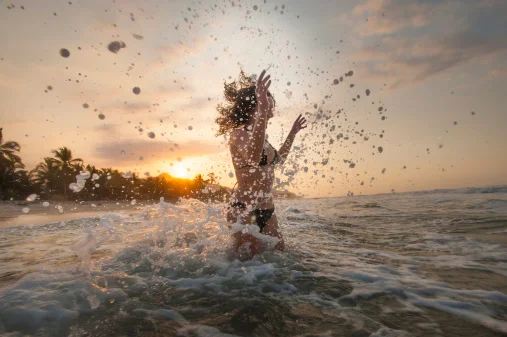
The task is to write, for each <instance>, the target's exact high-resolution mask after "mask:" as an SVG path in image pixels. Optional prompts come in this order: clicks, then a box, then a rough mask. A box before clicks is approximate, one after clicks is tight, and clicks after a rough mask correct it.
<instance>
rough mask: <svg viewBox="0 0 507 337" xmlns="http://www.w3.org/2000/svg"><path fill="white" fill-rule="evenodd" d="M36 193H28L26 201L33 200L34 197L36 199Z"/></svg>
mask: <svg viewBox="0 0 507 337" xmlns="http://www.w3.org/2000/svg"><path fill="white" fill-rule="evenodd" d="M37 197H38V195H37V194H35V193H34V194H30V195H29V196H28V197H26V201H34V200H35V199H37Z"/></svg>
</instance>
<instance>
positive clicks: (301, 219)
mask: <svg viewBox="0 0 507 337" xmlns="http://www.w3.org/2000/svg"><path fill="white" fill-rule="evenodd" d="M223 208H224V205H218V204H207V203H203V202H200V201H197V200H182V201H180V202H179V203H177V204H170V203H165V202H163V201H161V202H160V203H154V204H153V205H151V206H145V207H142V208H141V207H139V209H137V210H135V212H133V213H125V212H121V213H120V212H118V213H105V214H101V215H99V216H98V215H93V216H90V217H85V218H81V219H78V220H71V221H62V222H57V223H51V224H47V225H39V226H20V227H11V228H3V229H0V336H25V335H26V336H29V335H30V336H31V335H36V336H217V337H218V336H351V337H352V336H353V337H360V336H365V337H366V336H474V337H476V336H481V337H489V336H506V335H507V187H506V186H500V187H491V188H467V189H460V190H445V191H431V192H413V193H393V194H385V195H376V196H353V197H340V198H323V199H301V200H278V201H276V214H277V216H278V218H279V221H280V227H281V231H282V233H283V234H284V236H285V240H286V243H287V251H286V252H284V253H281V252H273V251H267V252H265V253H263V254H260V255H257V256H256V257H254V258H253V259H252V260H248V261H240V260H239V259H237V258H236V257H235V255H234V254H233V252H231V250H230V246H231V237H230V231H229V228H228V227H227V224H226V223H225V221H224V215H223ZM249 228H250V230H251V227H249ZM271 244H272V243H271V242H269V241H266V245H271Z"/></svg>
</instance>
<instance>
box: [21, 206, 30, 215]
mask: <svg viewBox="0 0 507 337" xmlns="http://www.w3.org/2000/svg"><path fill="white" fill-rule="evenodd" d="M22 211H23V213H25V214H26V213H28V212H30V208H28V207H23V209H22Z"/></svg>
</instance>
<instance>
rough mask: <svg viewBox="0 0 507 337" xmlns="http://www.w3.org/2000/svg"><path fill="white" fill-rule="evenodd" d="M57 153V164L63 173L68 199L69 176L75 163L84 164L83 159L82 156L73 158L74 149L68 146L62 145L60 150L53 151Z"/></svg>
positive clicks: (64, 191) (64, 194)
mask: <svg viewBox="0 0 507 337" xmlns="http://www.w3.org/2000/svg"><path fill="white" fill-rule="evenodd" d="M52 152H53V153H54V155H55V162H56V166H57V167H58V169H59V170H60V171H61V173H62V178H63V197H64V199H65V200H67V177H68V176H69V175H70V174H71V173H72V172H71V171H72V169H73V167H72V166H74V165H75V164H78V165H80V164H81V165H82V163H79V162H82V161H83V160H82V159H81V158H75V159H73V158H72V151H71V150H69V149H68V148H66V147H61V148H59V149H58V150H53V151H52Z"/></svg>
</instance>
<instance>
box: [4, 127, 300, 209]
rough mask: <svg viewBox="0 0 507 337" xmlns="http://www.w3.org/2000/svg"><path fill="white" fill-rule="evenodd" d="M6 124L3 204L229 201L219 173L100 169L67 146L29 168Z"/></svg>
mask: <svg viewBox="0 0 507 337" xmlns="http://www.w3.org/2000/svg"><path fill="white" fill-rule="evenodd" d="M2 130H3V129H2V128H0V203H1V204H4V203H5V204H7V205H9V204H11V203H12V204H14V205H20V206H27V205H29V204H31V203H32V202H35V201H48V202H53V203H54V202H85V201H86V202H92V203H94V204H95V207H97V206H98V204H99V203H101V204H109V202H112V201H113V202H120V203H122V202H132V201H133V200H135V201H136V202H141V201H143V200H144V201H155V202H159V201H160V198H161V197H163V198H164V201H165V202H177V200H179V198H193V199H198V200H201V201H203V202H208V201H211V202H214V203H215V202H219V203H222V202H228V201H229V197H230V194H231V191H232V190H231V188H228V187H225V186H221V185H220V184H218V182H217V179H216V178H215V174H214V173H208V174H207V179H204V177H203V176H202V175H201V174H197V175H196V176H195V177H194V178H193V179H185V178H177V177H173V176H171V175H170V174H168V173H162V174H160V175H158V176H150V175H149V174H145V175H146V176H145V177H139V175H138V174H137V173H132V172H120V171H119V170H117V169H113V168H111V167H109V168H97V167H95V166H93V165H90V164H87V165H85V164H84V161H83V159H81V158H75V157H74V156H73V153H72V151H71V150H70V149H68V148H67V147H61V148H59V149H58V150H52V151H51V153H52V154H53V156H52V157H45V158H44V159H43V161H41V162H40V163H39V164H37V165H36V167H35V168H34V169H33V170H31V171H28V170H26V169H25V165H24V164H23V162H22V159H21V157H20V156H19V153H20V152H21V147H20V145H19V144H18V143H17V142H15V141H4V139H3V133H2ZM273 196H274V198H280V199H297V198H301V197H299V196H297V195H296V194H295V193H292V192H289V191H286V190H285V191H276V190H275V191H273Z"/></svg>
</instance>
